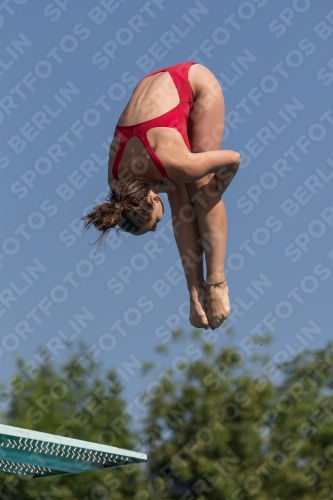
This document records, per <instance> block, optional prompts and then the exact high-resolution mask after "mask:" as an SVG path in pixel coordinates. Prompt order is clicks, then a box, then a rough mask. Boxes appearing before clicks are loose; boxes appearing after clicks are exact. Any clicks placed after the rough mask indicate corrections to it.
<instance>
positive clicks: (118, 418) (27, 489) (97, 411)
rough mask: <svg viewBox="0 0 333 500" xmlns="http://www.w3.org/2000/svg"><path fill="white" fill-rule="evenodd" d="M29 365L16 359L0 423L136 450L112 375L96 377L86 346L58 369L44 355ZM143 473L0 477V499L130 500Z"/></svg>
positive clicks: (122, 470) (132, 469)
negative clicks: (15, 371)
mask: <svg viewBox="0 0 333 500" xmlns="http://www.w3.org/2000/svg"><path fill="white" fill-rule="evenodd" d="M44 354H45V353H44ZM33 365H34V363H25V362H24V361H23V360H22V359H21V358H19V359H18V360H17V373H16V375H15V376H14V377H13V378H12V380H11V381H10V386H9V387H8V385H7V386H4V385H3V386H2V387H1V391H0V393H1V396H2V398H1V399H2V403H3V404H5V407H6V411H5V412H3V414H2V417H1V421H2V423H5V424H7V425H12V426H17V427H23V428H26V429H33V430H36V431H41V432H48V433H51V434H58V435H62V436H67V437H73V438H76V439H83V440H87V441H93V442H99V443H102V444H107V445H111V446H117V447H119V448H128V449H135V446H136V445H138V439H137V436H136V435H135V434H134V433H132V432H131V430H130V419H129V417H128V416H127V414H126V412H125V406H126V402H125V401H124V399H123V397H122V395H121V391H122V387H121V384H120V382H119V380H118V378H117V375H116V374H115V372H114V371H113V370H110V371H108V372H107V373H106V374H104V373H101V370H100V368H99V366H98V363H97V361H96V360H94V358H93V356H92V354H91V353H89V350H87V348H86V346H85V345H83V344H82V345H81V346H80V348H79V350H78V351H77V352H76V353H74V354H72V355H71V356H70V358H69V359H68V361H67V362H65V364H63V365H62V366H60V367H58V368H55V367H54V366H53V365H52V364H51V363H50V362H49V361H48V359H47V356H46V354H45V357H44V362H43V364H42V365H38V366H33ZM35 365H36V363H35ZM142 474H143V469H142V466H136V465H135V466H128V467H127V466H126V467H121V468H116V469H112V470H111V469H108V470H105V471H100V472H87V473H85V474H79V475H78V476H76V475H70V476H59V477H53V478H46V479H41V480H33V479H32V478H31V477H25V476H22V475H20V476H18V475H9V474H5V473H1V474H0V498H1V499H5V500H7V499H9V500H12V499H15V500H17V499H19V500H30V499H33V500H53V499H57V498H61V499H62V500H90V499H92V500H95V499H96V500H97V499H98V500H101V499H103V500H107V499H109V498H112V499H113V500H123V499H128V498H134V495H135V492H136V490H137V487H138V484H139V483H140V481H141V477H142Z"/></svg>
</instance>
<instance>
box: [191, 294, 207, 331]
mask: <svg viewBox="0 0 333 500" xmlns="http://www.w3.org/2000/svg"><path fill="white" fill-rule="evenodd" d="M190 323H191V325H192V326H194V327H195V328H205V330H208V328H209V324H208V319H207V313H206V290H205V289H204V288H203V287H199V288H197V289H194V290H191V292H190Z"/></svg>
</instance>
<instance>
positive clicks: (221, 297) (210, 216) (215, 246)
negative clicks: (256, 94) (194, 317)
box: [188, 66, 230, 328]
mask: <svg viewBox="0 0 333 500" xmlns="http://www.w3.org/2000/svg"><path fill="white" fill-rule="evenodd" d="M195 67H196V66H193V67H192V68H195ZM192 68H191V70H192ZM198 69H199V71H197V75H196V82H195V83H196V84H197V85H198V80H199V87H200V91H199V93H198V96H197V98H196V99H195V102H194V105H193V108H192V111H191V114H190V120H189V129H188V133H189V140H190V144H191V148H192V152H194V153H195V152H204V151H210V150H218V149H220V148H221V144H222V136H223V131H224V99H223V94H222V90H221V87H220V85H219V83H218V81H217V80H216V78H215V77H214V75H213V74H212V73H211V72H210V71H208V70H207V69H206V68H203V67H200V68H198ZM191 70H190V75H189V79H190V82H191ZM200 73H201V74H200ZM191 84H192V83H191ZM192 88H193V87H192ZM229 174H230V173H229ZM219 176H220V174H216V175H214V174H210V175H207V176H205V177H204V178H202V179H200V180H199V181H196V182H193V183H191V184H189V191H190V194H191V200H192V202H193V204H194V206H195V210H196V214H197V223H198V229H199V233H200V238H201V241H202V245H203V247H204V253H205V259H206V270H207V274H206V281H209V282H214V283H216V282H219V281H222V280H224V279H225V274H224V262H225V256H226V244H227V227H228V225H227V215H226V210H225V206H224V202H223V200H222V199H221V194H222V192H223V191H224V190H225V189H226V187H227V185H228V183H230V176H228V172H224V173H222V174H221V176H223V177H221V178H219ZM226 176H227V177H228V178H229V180H228V181H227V182H226V180H225V177H226ZM206 293H207V318H208V321H209V324H210V326H211V328H216V327H218V326H219V325H220V324H221V323H222V321H223V320H224V319H225V318H226V317H227V316H228V315H229V313H230V302H229V296H228V286H227V284H226V282H224V283H223V284H222V285H219V286H217V287H213V286H207V287H206Z"/></svg>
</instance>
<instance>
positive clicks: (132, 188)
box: [82, 179, 153, 245]
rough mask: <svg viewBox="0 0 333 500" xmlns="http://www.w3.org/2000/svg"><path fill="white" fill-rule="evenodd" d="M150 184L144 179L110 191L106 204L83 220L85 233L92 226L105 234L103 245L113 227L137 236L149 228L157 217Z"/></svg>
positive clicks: (129, 181)
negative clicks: (150, 223)
mask: <svg viewBox="0 0 333 500" xmlns="http://www.w3.org/2000/svg"><path fill="white" fill-rule="evenodd" d="M149 191H150V184H149V183H148V182H146V181H144V180H141V179H132V180H126V181H119V182H117V184H116V185H115V187H114V188H113V189H112V190H111V191H110V193H109V194H108V196H107V198H106V202H105V203H101V204H100V205H96V206H95V207H94V208H93V210H92V211H91V212H90V213H89V214H87V215H86V216H84V217H82V219H83V220H84V221H85V224H84V230H86V229H88V228H89V227H90V226H95V228H96V229H98V230H99V231H102V234H101V235H100V237H99V238H98V240H97V241H98V242H99V243H98V244H99V245H100V244H101V242H102V240H103V238H104V237H105V235H106V234H107V233H108V232H109V230H110V229H111V228H113V227H116V226H118V229H121V230H123V231H127V232H129V233H132V234H135V233H136V232H137V231H139V230H140V228H141V227H143V226H145V225H146V224H148V223H149V222H150V220H151V217H152V213H153V204H152V203H150V201H149V200H148V194H149Z"/></svg>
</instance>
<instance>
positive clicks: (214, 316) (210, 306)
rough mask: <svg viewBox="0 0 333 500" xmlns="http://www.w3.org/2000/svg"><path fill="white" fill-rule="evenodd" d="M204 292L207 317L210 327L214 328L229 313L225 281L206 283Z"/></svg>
mask: <svg viewBox="0 0 333 500" xmlns="http://www.w3.org/2000/svg"><path fill="white" fill-rule="evenodd" d="M222 279H223V278H222ZM222 279H221V280H220V281H222ZM208 281H209V280H208ZM206 294H207V319H208V322H209V326H210V328H211V329H212V330H215V328H218V327H219V326H221V325H222V323H223V321H224V320H225V319H226V318H227V317H228V316H229V314H230V301H229V295H228V285H227V283H226V281H225V282H224V283H222V284H221V285H218V286H212V285H206Z"/></svg>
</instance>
